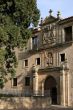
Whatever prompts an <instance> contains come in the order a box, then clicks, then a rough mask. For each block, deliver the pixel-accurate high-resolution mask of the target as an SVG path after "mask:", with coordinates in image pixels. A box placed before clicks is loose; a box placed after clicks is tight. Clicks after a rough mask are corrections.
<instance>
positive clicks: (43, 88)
mask: <svg viewBox="0 0 73 110" xmlns="http://www.w3.org/2000/svg"><path fill="white" fill-rule="evenodd" d="M42 96H44V83H43V82H42Z"/></svg>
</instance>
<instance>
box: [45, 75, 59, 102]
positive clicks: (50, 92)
mask: <svg viewBox="0 0 73 110" xmlns="http://www.w3.org/2000/svg"><path fill="white" fill-rule="evenodd" d="M44 95H45V96H47V97H50V99H51V104H57V83H56V80H55V78H54V77H52V76H48V77H47V78H46V80H45V83H44Z"/></svg>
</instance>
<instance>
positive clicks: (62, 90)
mask: <svg viewBox="0 0 73 110" xmlns="http://www.w3.org/2000/svg"><path fill="white" fill-rule="evenodd" d="M65 92H66V91H65V71H64V70H61V73H60V95H61V105H64V106H65V105H66V104H65Z"/></svg>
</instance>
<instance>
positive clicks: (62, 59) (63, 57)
mask: <svg viewBox="0 0 73 110" xmlns="http://www.w3.org/2000/svg"><path fill="white" fill-rule="evenodd" d="M61 61H62V62H63V61H65V53H63V54H61Z"/></svg>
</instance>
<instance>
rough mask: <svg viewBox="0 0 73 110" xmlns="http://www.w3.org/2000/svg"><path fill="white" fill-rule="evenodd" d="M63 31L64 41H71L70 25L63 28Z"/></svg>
mask: <svg viewBox="0 0 73 110" xmlns="http://www.w3.org/2000/svg"><path fill="white" fill-rule="evenodd" d="M64 31H65V41H66V42H68V41H72V26H70V27H66V28H64Z"/></svg>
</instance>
